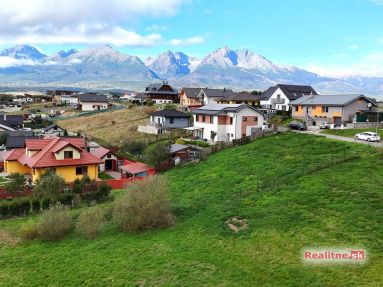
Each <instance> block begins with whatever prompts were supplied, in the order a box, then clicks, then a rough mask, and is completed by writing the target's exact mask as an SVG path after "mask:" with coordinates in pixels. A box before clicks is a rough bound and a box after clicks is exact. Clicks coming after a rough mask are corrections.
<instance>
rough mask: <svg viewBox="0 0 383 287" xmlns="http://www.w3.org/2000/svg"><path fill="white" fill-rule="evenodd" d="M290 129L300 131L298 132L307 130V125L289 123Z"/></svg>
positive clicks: (295, 122) (294, 122)
mask: <svg viewBox="0 0 383 287" xmlns="http://www.w3.org/2000/svg"><path fill="white" fill-rule="evenodd" d="M289 127H290V129H292V130H298V131H305V130H307V127H306V124H305V123H301V122H297V121H292V122H291V123H289Z"/></svg>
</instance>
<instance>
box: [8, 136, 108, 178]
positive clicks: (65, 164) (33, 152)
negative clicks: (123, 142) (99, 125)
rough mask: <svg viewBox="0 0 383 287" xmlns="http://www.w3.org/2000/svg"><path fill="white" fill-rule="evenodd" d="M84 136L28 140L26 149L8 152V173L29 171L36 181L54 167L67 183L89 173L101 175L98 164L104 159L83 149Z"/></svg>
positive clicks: (94, 176)
mask: <svg viewBox="0 0 383 287" xmlns="http://www.w3.org/2000/svg"><path fill="white" fill-rule="evenodd" d="M84 145H85V140H84V139H83V138H69V137H68V138H59V137H53V138H44V139H26V140H25V148H16V149H13V150H12V151H10V152H9V153H8V155H7V156H6V158H5V161H4V169H5V172H6V173H8V174H12V173H23V174H30V175H31V176H32V180H33V182H36V181H37V180H38V179H39V178H40V177H41V176H42V175H43V174H44V173H45V172H46V171H47V170H48V169H54V170H55V171H56V173H57V174H58V175H59V176H61V177H63V178H64V179H65V181H66V182H73V181H74V180H75V179H77V178H79V179H81V178H82V177H83V176H85V175H87V176H89V178H90V179H97V178H98V165H99V164H100V163H102V160H100V159H98V158H97V157H95V156H93V155H92V154H90V153H89V152H87V151H86V150H85V149H84Z"/></svg>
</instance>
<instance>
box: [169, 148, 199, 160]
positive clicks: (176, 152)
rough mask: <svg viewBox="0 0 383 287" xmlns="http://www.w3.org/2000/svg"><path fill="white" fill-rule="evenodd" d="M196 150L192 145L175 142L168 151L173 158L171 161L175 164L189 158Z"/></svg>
mask: <svg viewBox="0 0 383 287" xmlns="http://www.w3.org/2000/svg"><path fill="white" fill-rule="evenodd" d="M197 150H198V149H197V148H195V147H192V146H190V145H184V144H177V143H175V144H172V145H171V146H170V151H169V153H170V156H171V158H172V160H173V163H174V164H175V165H177V164H179V163H181V162H183V161H187V160H189V159H190V158H191V156H192V155H193V153H196V151H197Z"/></svg>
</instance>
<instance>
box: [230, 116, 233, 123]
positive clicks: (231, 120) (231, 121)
mask: <svg viewBox="0 0 383 287" xmlns="http://www.w3.org/2000/svg"><path fill="white" fill-rule="evenodd" d="M230 124H231V125H232V124H233V117H230Z"/></svg>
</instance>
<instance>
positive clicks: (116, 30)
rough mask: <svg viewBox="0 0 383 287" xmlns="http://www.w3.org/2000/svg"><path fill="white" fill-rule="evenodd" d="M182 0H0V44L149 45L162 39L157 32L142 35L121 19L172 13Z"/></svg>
mask: <svg viewBox="0 0 383 287" xmlns="http://www.w3.org/2000/svg"><path fill="white" fill-rule="evenodd" d="M184 2H188V0H139V1H128V0H108V1H96V0H80V1H79V0H66V1H61V0H34V1H31V0H16V1H15V0H1V4H0V5H1V9H0V44H9V43H12V44H14V43H15V44H17V43H31V44H37V43H41V44H71V43H73V44H93V43H110V44H113V45H116V46H151V45H155V44H157V43H158V42H160V41H161V39H162V37H161V36H160V35H159V34H157V33H151V34H148V35H141V34H139V33H137V32H135V31H132V30H130V29H127V28H124V26H125V25H122V24H121V23H125V24H126V23H127V22H129V21H132V20H134V19H136V18H137V17H140V16H146V17H163V16H171V15H174V14H175V13H176V12H177V10H178V9H179V7H180V6H181V5H182V4H183V3H184ZM158 27H159V26H158ZM152 31H155V30H152Z"/></svg>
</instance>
